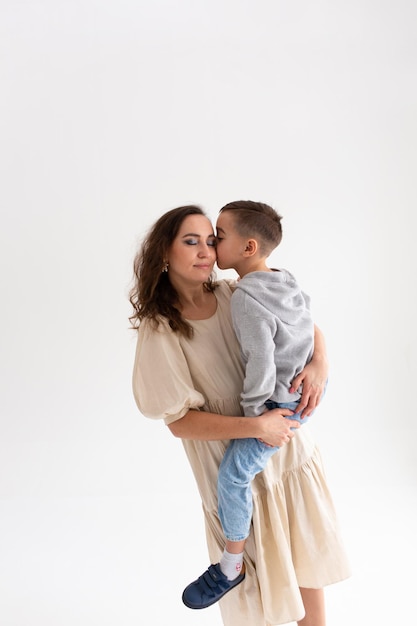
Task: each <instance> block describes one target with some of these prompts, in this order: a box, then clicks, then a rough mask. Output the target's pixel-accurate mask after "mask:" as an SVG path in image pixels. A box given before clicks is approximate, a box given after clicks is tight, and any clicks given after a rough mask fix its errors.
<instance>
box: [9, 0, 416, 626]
mask: <svg viewBox="0 0 417 626" xmlns="http://www.w3.org/2000/svg"><path fill="white" fill-rule="evenodd" d="M416 23H417V5H416V3H415V2H413V1H412V0H409V1H407V0H396V1H395V2H389V1H388V0H379V1H378V0H350V2H338V1H334V0H333V1H331V0H322V1H319V2H310V1H307V0H300V1H297V0H293V1H290V0H288V1H279V0H275V1H274V0H257V1H256V2H255V1H252V2H248V1H246V0H240V1H237V0H224V1H220V0H206V1H203V0H193V1H191V0H188V1H185V0H175V1H168V0H152V1H151V0H148V1H147V2H144V1H143V0H118V1H117V2H116V1H115V0H96V1H93V0H72V1H71V2H64V1H63V0H44V1H41V0H13V1H12V0H1V1H0V56H1V61H0V79H1V92H2V95H1V99H0V106H1V116H0V124H1V148H0V150H1V163H0V166H1V185H0V200H1V228H0V237H1V240H0V254H1V308H0V316H1V333H2V338H1V368H2V371H1V377H0V378H1V383H0V384H1V407H0V408H1V433H0V498H1V499H0V507H1V512H0V624H1V626H38V625H39V626H41V625H42V626H73V625H75V624H76V625H77V626H96V625H97V626H116V625H117V626H133V625H140V624H143V623H144V620H145V619H146V623H147V624H151V625H152V626H165V625H167V624H184V625H185V624H210V626H217V625H220V624H221V622H220V617H219V613H218V607H212V608H210V609H208V610H207V611H201V612H193V611H190V610H189V609H186V608H185V607H184V606H183V605H182V603H181V600H180V595H181V592H182V589H183V587H184V586H185V584H187V583H188V582H189V581H190V580H191V579H193V578H194V577H195V576H196V575H198V574H199V573H201V571H202V570H203V569H204V568H205V567H206V566H207V565H208V563H207V555H206V549H205V539H204V530H203V518H202V514H201V510H200V503H199V499H198V496H197V492H196V488H195V485H194V480H193V477H192V475H191V472H190V470H189V468H188V464H187V462H186V460H185V455H184V453H183V450H182V447H181V443H180V441H178V440H176V439H174V438H173V437H172V436H171V435H170V433H169V431H168V429H166V428H165V427H164V426H163V425H162V424H155V423H152V422H150V421H149V420H147V419H145V418H144V417H143V416H141V415H140V413H139V412H138V410H137V408H136V406H135V404H134V401H133V397H132V393H131V370H132V364H133V355H134V347H135V337H134V334H133V332H132V331H131V330H129V328H128V320H127V317H128V315H129V314H130V307H129V304H128V301H127V293H128V288H129V283H130V279H131V267H132V259H133V255H134V253H135V251H136V248H137V245H138V242H139V240H140V237H141V236H143V234H144V233H145V231H146V230H147V228H148V227H149V225H150V224H151V223H152V222H153V221H154V220H155V219H156V218H157V217H159V215H160V214H161V213H163V212H164V211H165V210H167V209H170V208H173V207H174V206H178V205H180V204H185V203H198V204H201V205H202V206H203V207H204V208H205V209H206V210H207V211H208V213H209V215H210V217H212V219H213V220H215V219H216V215H217V211H218V209H219V208H220V207H221V206H222V205H223V204H225V203H226V202H229V201H231V200H237V199H254V200H261V201H264V202H268V203H270V204H272V205H273V206H274V207H275V208H276V209H277V210H279V211H280V212H281V213H282V214H283V216H284V222H283V225H284V240H283V243H282V244H281V246H280V247H279V249H278V250H277V251H276V253H274V256H273V258H272V259H271V264H273V265H275V266H277V265H278V266H282V267H287V268H288V269H290V270H291V271H292V272H293V273H294V274H295V275H296V276H297V278H298V280H299V282H300V283H301V284H302V286H303V288H304V289H305V291H307V292H308V293H310V295H311V297H312V300H313V310H314V314H315V318H316V321H317V323H318V325H319V326H320V327H321V328H322V329H323V331H324V333H325V336H326V339H327V345H328V351H329V356H330V361H331V375H330V383H329V389H328V393H327V395H326V398H325V400H324V402H323V404H322V407H321V409H320V411H317V412H316V415H315V417H314V420H312V423H311V428H312V429H313V431H314V433H315V437H316V439H317V440H318V441H319V443H320V446H321V449H322V452H323V456H324V460H325V466H326V470H327V474H328V479H329V483H330V486H331V489H332V492H333V495H334V498H335V501H336V504H337V507H338V510H339V515H340V521H341V525H342V529H343V534H344V537H345V541H346V545H347V548H348V551H349V555H350V557H351V561H352V569H353V576H352V578H351V579H349V580H348V581H346V582H343V583H341V584H339V585H335V586H332V587H330V588H329V589H328V591H327V602H328V615H329V618H328V621H329V626H330V625H336V624H337V625H338V626H351V625H352V624H355V625H356V626H361V625H364V626H365V625H366V626H368V625H369V624H380V625H383V626H385V625H387V626H388V625H391V624H392V625H394V624H395V625H397V624H398V623H400V622H401V623H412V621H413V619H414V618H415V609H414V605H415V603H414V597H413V594H414V588H413V578H415V576H414V574H413V572H414V569H411V570H410V574H407V572H408V571H409V568H410V567H411V568H415V565H414V564H415V560H416V556H417V550H416V540H415V533H414V527H415V524H416V521H417V512H416V508H417V507H416V482H417V481H416V460H415V459H416V434H417V428H416V418H417V416H416V410H415V380H416V374H417V371H416V360H415V352H416V348H417V345H416V344H417V341H416V330H415V320H416V305H415V291H416V279H415V270H416V258H415V252H414V242H415V237H416V234H415V233H416V218H415V209H416V199H417V192H416V162H417V154H416V152H417V150H416V147H417V142H416V135H417V117H416V105H417V72H416V70H417V38H416V30H415V25H416ZM161 393H163V390H161ZM145 616H146V617H145Z"/></svg>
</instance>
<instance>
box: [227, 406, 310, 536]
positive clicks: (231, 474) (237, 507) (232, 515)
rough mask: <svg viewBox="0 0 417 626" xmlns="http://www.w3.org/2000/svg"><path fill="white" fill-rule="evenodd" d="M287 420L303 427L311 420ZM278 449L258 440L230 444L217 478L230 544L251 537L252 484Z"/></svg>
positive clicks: (269, 407) (295, 407) (298, 418)
mask: <svg viewBox="0 0 417 626" xmlns="http://www.w3.org/2000/svg"><path fill="white" fill-rule="evenodd" d="M265 404H266V406H267V408H268V409H269V410H271V409H276V408H281V409H291V410H292V411H296V410H297V407H298V404H299V403H298V402H272V401H270V400H268V401H267V402H266V403H265ZM288 417H289V418H290V419H294V420H296V421H297V422H300V423H301V424H305V423H306V422H307V421H308V418H307V417H305V418H304V419H301V415H300V413H295V414H294V415H290V416H288ZM277 450H279V448H278V447H270V446H267V445H265V444H264V443H262V442H261V441H259V439H233V440H232V441H231V442H230V445H229V446H228V448H227V450H226V452H225V454H224V457H223V459H222V462H221V463H220V467H219V475H218V479H217V495H218V512H219V517H220V522H221V524H222V528H223V533H224V535H225V537H226V539H228V540H229V541H242V540H243V539H246V538H247V536H248V535H249V530H250V523H251V519H252V510H253V503H252V489H251V482H252V480H253V479H254V478H255V476H256V474H259V472H262V470H263V469H264V468H265V465H266V463H267V461H268V459H269V458H270V457H271V456H272V455H273V454H275V452H276V451H277Z"/></svg>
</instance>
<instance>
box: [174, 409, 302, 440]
mask: <svg viewBox="0 0 417 626" xmlns="http://www.w3.org/2000/svg"><path fill="white" fill-rule="evenodd" d="M291 414H292V411H289V410H288V409H274V410H272V411H267V412H266V413H264V414H263V415H259V416H258V417H232V416H230V415H218V414H217V413H207V412H205V411H195V410H192V409H191V410H190V411H188V413H186V414H185V415H184V417H182V418H181V419H179V420H176V421H175V422H172V423H171V424H169V425H168V428H169V429H170V431H171V432H172V434H173V435H174V436H175V437H179V438H180V439H197V440H203V441H216V440H219V439H246V438H256V439H262V440H263V441H267V442H268V443H269V444H271V445H273V446H280V447H281V446H283V445H284V444H286V443H288V441H289V440H290V439H291V438H292V437H293V436H294V431H293V430H291V429H292V428H298V427H299V423H298V422H297V421H295V420H289V419H287V418H286V417H285V415H291Z"/></svg>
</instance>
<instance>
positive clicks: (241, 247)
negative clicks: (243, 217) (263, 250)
mask: <svg viewBox="0 0 417 626" xmlns="http://www.w3.org/2000/svg"><path fill="white" fill-rule="evenodd" d="M216 229H217V265H218V266H219V268H220V269H221V270H227V269H230V268H233V269H235V270H236V271H238V267H239V264H240V262H241V261H242V258H243V256H242V255H243V252H244V251H245V248H246V239H244V238H243V237H242V236H241V235H239V234H238V233H237V232H236V230H235V227H234V220H233V214H232V211H225V212H224V213H220V215H219V217H218V218H217V223H216Z"/></svg>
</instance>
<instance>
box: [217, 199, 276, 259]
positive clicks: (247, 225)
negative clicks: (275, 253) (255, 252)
mask: <svg viewBox="0 0 417 626" xmlns="http://www.w3.org/2000/svg"><path fill="white" fill-rule="evenodd" d="M226 211H233V216H234V225H235V228H236V230H237V232H238V233H239V235H241V237H253V238H254V239H257V240H258V243H259V246H260V250H261V253H262V254H267V255H269V254H270V253H271V252H272V250H273V249H274V248H276V247H277V246H278V245H279V244H280V242H281V239H282V226H281V220H282V217H281V215H278V213H277V212H276V211H275V209H273V208H272V207H271V206H269V204H264V203H263V202H253V201H252V200H238V201H236V202H229V204H226V205H225V206H224V207H222V208H221V209H220V213H225V212H226Z"/></svg>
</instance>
